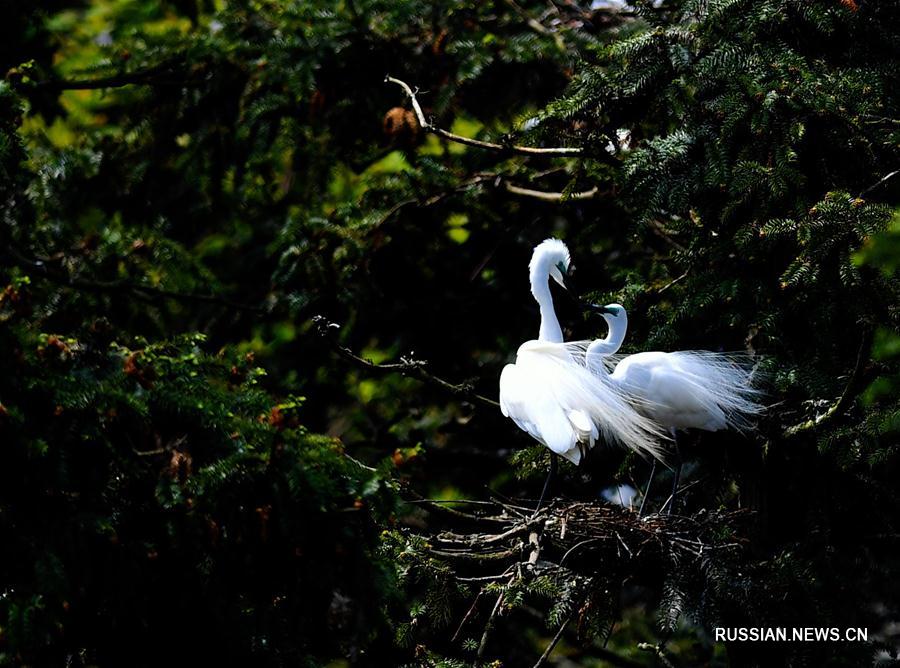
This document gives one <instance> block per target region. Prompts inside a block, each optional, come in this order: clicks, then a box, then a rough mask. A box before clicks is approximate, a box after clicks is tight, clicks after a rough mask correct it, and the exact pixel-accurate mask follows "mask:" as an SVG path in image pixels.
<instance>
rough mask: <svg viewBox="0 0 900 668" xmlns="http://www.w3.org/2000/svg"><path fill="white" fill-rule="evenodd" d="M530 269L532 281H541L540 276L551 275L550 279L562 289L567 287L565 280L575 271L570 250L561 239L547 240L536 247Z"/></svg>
mask: <svg viewBox="0 0 900 668" xmlns="http://www.w3.org/2000/svg"><path fill="white" fill-rule="evenodd" d="M528 268H529V270H530V273H531V276H532V279H539V275H540V274H543V275H544V276H545V277H546V276H547V274H548V273H549V275H550V278H552V279H553V280H554V281H556V282H557V283H559V284H560V285H561V286H562V287H566V283H565V278H566V277H568V276H571V275H572V273H573V272H574V270H575V267H574V266H573V265H572V260H571V257H570V256H569V249H568V248H566V245H565V244H564V243H563V242H562V241H560V240H559V239H546V240H544V241H542V242H541V243H539V244H538V245H537V246H535V248H534V254H533V255H532V256H531V263H530V264H529V265H528ZM544 280H546V278H544Z"/></svg>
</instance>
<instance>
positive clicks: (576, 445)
mask: <svg viewBox="0 0 900 668" xmlns="http://www.w3.org/2000/svg"><path fill="white" fill-rule="evenodd" d="M571 270H572V266H571V260H570V257H569V250H568V248H566V245H565V244H564V243H563V242H562V241H560V240H558V239H547V240H546V241H544V242H542V243H540V244H539V245H538V246H537V247H536V248H535V249H534V254H533V255H532V258H531V262H530V264H529V277H530V281H531V294H532V295H533V296H534V299H535V300H536V301H537V303H538V306H539V307H540V312H541V325H540V331H539V334H538V339H537V340H533V341H526V342H525V343H523V344H522V345H521V346H520V347H519V350H518V351H517V353H516V362H515V364H507V365H506V367H504V369H503V372H502V373H501V375H500V409H501V411H502V412H503V415H505V416H506V417H509V418H511V419H512V420H513V421H514V422H515V423H516V424H517V425H518V426H519V427H520V428H521V429H522V430H524V431H525V432H527V433H528V434H530V435H531V436H532V437H533V438H534V439H535V440H537V441H538V442H540V443H542V444H544V445H545V446H546V447H547V448H549V449H550V451H551V452H552V453H553V454H552V455H551V470H550V476H548V478H547V483H545V485H544V492H542V494H541V498H542V500H543V496H544V493H546V491H547V485H548V484H549V482H550V477H552V475H553V470H554V468H555V464H556V458H555V455H562V456H563V457H565V458H566V459H568V460H569V461H571V462H572V463H573V464H576V465H577V464H578V463H579V462H580V461H581V459H582V456H583V455H584V452H585V450H587V449H590V448H592V447H593V446H594V443H595V442H596V441H597V440H598V438H600V437H601V436H602V437H603V438H604V439H605V440H607V441H609V442H618V443H621V444H622V445H624V446H625V447H627V448H629V449H631V450H634V451H635V452H637V453H639V454H641V455H643V456H646V455H649V456H652V457H654V458H656V457H659V456H660V451H661V442H662V441H664V440H666V439H667V435H666V433H665V431H664V430H663V429H661V428H660V427H659V426H658V425H657V423H655V422H654V421H653V420H652V419H651V418H649V417H648V416H646V415H644V414H642V413H640V412H638V411H637V410H636V409H635V406H634V405H633V404H632V402H631V401H630V400H629V398H628V397H627V395H625V393H624V392H623V391H622V389H621V386H620V385H618V384H616V383H610V382H608V380H607V379H605V378H604V377H602V376H600V375H598V374H595V373H593V372H592V371H591V369H590V367H589V365H586V364H585V357H584V349H583V348H582V349H581V350H580V351H578V350H577V349H571V348H570V347H569V346H567V344H564V343H563V334H562V329H561V328H560V326H559V321H558V320H557V318H556V313H555V311H554V309H553V297H552V295H551V294H550V279H551V278H552V279H553V280H555V281H556V282H557V283H559V284H560V285H561V286H563V287H566V286H565V280H564V276H566V275H567V274H569V273H570V272H571ZM573 350H574V352H573Z"/></svg>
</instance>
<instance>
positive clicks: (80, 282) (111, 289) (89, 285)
mask: <svg viewBox="0 0 900 668" xmlns="http://www.w3.org/2000/svg"><path fill="white" fill-rule="evenodd" d="M6 255H7V257H9V258H10V259H11V260H12V262H13V264H15V265H16V266H18V267H20V268H22V269H25V270H26V271H29V272H33V273H36V274H37V275H38V276H39V277H40V278H44V279H46V280H49V281H52V282H54V283H58V284H59V285H63V286H65V287H68V288H72V289H74V290H83V291H86V292H98V293H120V294H121V293H130V294H132V295H133V296H135V297H137V298H138V299H140V300H142V301H147V302H153V301H155V300H158V299H173V300H175V301H184V302H199V303H203V304H215V305H217V306H224V307H227V308H231V309H234V310H237V311H250V312H253V313H265V312H266V311H265V309H264V308H262V307H261V306H253V305H250V304H242V303H240V302H236V301H233V300H231V299H228V298H226V297H220V296H218V295H200V294H195V293H191V292H176V291H174V290H166V289H164V288H157V287H153V286H149V285H141V284H139V283H131V282H130V281H89V280H85V279H82V278H74V277H72V276H68V275H66V274H63V273H60V272H56V271H53V270H52V269H50V268H49V267H47V266H45V265H44V264H43V263H41V262H37V261H35V260H29V259H28V258H26V257H24V256H22V255H21V254H19V253H18V252H16V251H13V250H11V249H8V251H7V253H6Z"/></svg>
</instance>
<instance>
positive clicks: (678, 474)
mask: <svg viewBox="0 0 900 668" xmlns="http://www.w3.org/2000/svg"><path fill="white" fill-rule="evenodd" d="M673 439H674V440H675V456H676V457H678V464H677V465H676V466H675V474H674V476H673V478H672V496H670V497H669V511H668V514H669V515H671V514H672V510H673V509H674V508H675V503H676V502H677V500H678V485H679V483H680V482H681V466H682V464H683V463H684V461H683V460H682V459H681V450H680V449H679V448H678V437H677V436H675V435H673Z"/></svg>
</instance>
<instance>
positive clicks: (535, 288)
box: [529, 252, 563, 343]
mask: <svg viewBox="0 0 900 668" xmlns="http://www.w3.org/2000/svg"><path fill="white" fill-rule="evenodd" d="M552 262H553V258H552V257H551V255H550V254H549V253H547V252H542V253H540V254H539V255H538V256H537V257H535V258H534V260H532V263H531V266H530V271H529V278H530V280H531V294H532V295H534V299H535V301H537V303H538V306H539V307H540V309H541V330H540V333H539V334H538V339H540V340H541V341H551V342H553V343H562V341H563V335H562V329H561V328H560V326H559V320H557V318H556V312H555V311H554V310H553V296H552V295H551V294H550V267H551V265H552Z"/></svg>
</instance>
